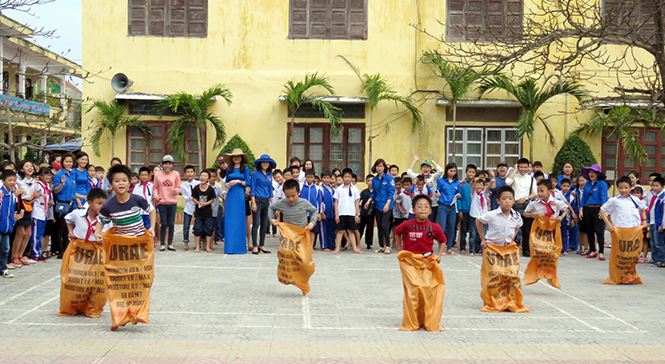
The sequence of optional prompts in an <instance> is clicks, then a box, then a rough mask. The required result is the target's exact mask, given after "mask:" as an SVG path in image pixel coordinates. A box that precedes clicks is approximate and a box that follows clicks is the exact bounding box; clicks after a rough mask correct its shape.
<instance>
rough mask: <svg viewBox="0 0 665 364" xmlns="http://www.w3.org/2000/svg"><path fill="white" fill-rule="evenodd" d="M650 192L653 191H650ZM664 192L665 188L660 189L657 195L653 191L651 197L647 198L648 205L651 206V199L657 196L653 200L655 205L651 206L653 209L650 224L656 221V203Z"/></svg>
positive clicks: (650, 211) (650, 214) (650, 212)
mask: <svg viewBox="0 0 665 364" xmlns="http://www.w3.org/2000/svg"><path fill="white" fill-rule="evenodd" d="M649 192H651V191H649ZM663 192H665V190H663V191H660V193H659V194H657V195H656V194H655V193H653V192H652V193H651V197H650V198H649V199H648V200H647V207H649V206H650V205H651V199H653V198H654V197H655V198H656V199H655V200H654V202H653V206H651V210H649V224H650V225H653V224H655V223H656V203H657V201H658V199H659V198H660V196H661V195H662V194H663Z"/></svg>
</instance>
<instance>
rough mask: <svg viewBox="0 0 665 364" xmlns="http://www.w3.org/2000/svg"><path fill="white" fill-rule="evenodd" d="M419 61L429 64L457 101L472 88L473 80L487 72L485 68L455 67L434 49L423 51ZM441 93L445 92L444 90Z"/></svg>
mask: <svg viewBox="0 0 665 364" xmlns="http://www.w3.org/2000/svg"><path fill="white" fill-rule="evenodd" d="M421 61H422V62H423V63H424V64H428V65H430V67H431V68H432V69H433V70H434V73H435V74H436V75H437V76H438V77H441V78H443V80H444V81H446V84H447V86H448V91H449V93H450V95H449V97H450V99H451V101H452V102H457V100H459V99H461V98H463V97H465V96H466V95H467V94H468V93H469V92H470V91H471V90H473V89H474V87H475V81H477V80H478V79H480V78H481V77H483V76H484V75H487V74H488V72H489V71H488V70H487V68H483V69H481V70H480V71H479V72H476V71H474V70H472V69H470V68H461V67H457V66H456V65H454V64H453V63H450V62H447V61H446V60H444V59H443V55H441V54H440V53H438V52H436V51H425V52H424V53H423V55H422V57H421ZM443 93H444V94H445V90H444V92H443Z"/></svg>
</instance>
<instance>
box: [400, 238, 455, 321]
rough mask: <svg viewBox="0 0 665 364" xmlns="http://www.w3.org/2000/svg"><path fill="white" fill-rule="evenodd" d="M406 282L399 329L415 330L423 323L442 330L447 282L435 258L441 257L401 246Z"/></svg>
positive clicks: (401, 265) (403, 274)
mask: <svg viewBox="0 0 665 364" xmlns="http://www.w3.org/2000/svg"><path fill="white" fill-rule="evenodd" d="M397 259H398V260H399V269H400V271H402V285H403V286H404V302H403V306H404V317H402V327H400V330H407V331H414V330H419V329H420V328H421V327H424V328H425V330H427V331H443V329H442V328H440V327H439V325H440V324H441V313H442V311H443V295H444V293H445V290H446V283H445V281H444V280H443V271H442V270H441V267H439V263H437V262H436V260H437V259H438V257H437V256H436V255H430V256H429V257H427V258H425V257H424V256H423V255H422V254H415V253H412V252H410V251H406V250H402V251H401V252H399V253H398V254H397Z"/></svg>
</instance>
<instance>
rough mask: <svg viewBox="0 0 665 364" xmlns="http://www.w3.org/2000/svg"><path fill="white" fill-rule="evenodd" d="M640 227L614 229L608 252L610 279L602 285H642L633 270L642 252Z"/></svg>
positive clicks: (635, 271)
mask: <svg viewBox="0 0 665 364" xmlns="http://www.w3.org/2000/svg"><path fill="white" fill-rule="evenodd" d="M643 237H644V235H643V233H642V226H636V227H632V228H620V227H614V231H613V232H612V251H611V252H610V277H609V278H607V279H606V280H604V281H602V282H601V283H604V284H621V283H629V284H642V279H640V276H638V275H637V270H636V269H635V267H636V264H637V261H638V259H639V258H640V252H641V251H642V238H643Z"/></svg>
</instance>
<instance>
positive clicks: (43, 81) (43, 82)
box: [39, 75, 48, 102]
mask: <svg viewBox="0 0 665 364" xmlns="http://www.w3.org/2000/svg"><path fill="white" fill-rule="evenodd" d="M47 91H48V75H41V76H39V92H41V93H42V95H44V97H43V99H42V101H44V102H46V92H47Z"/></svg>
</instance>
